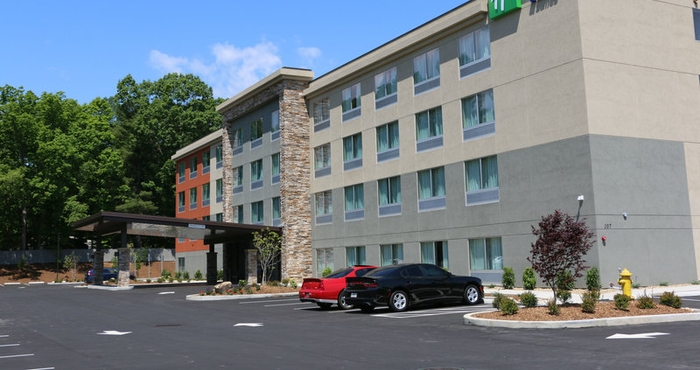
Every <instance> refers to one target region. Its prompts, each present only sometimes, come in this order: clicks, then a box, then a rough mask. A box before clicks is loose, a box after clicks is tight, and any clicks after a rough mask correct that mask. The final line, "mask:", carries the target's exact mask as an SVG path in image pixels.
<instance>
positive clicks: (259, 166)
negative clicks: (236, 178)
mask: <svg viewBox="0 0 700 370" xmlns="http://www.w3.org/2000/svg"><path fill="white" fill-rule="evenodd" d="M262 181H263V161H262V159H258V160H257V161H253V162H250V188H251V189H258V188H260V187H262Z"/></svg>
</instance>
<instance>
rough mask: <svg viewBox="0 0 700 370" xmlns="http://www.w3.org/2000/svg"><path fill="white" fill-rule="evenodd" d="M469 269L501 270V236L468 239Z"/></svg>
mask: <svg viewBox="0 0 700 370" xmlns="http://www.w3.org/2000/svg"><path fill="white" fill-rule="evenodd" d="M469 268H470V269H471V270H503V251H502V248H501V238H479V239H469Z"/></svg>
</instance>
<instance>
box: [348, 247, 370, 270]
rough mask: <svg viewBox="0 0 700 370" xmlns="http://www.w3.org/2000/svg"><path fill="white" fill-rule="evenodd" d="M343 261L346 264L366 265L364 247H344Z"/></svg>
mask: <svg viewBox="0 0 700 370" xmlns="http://www.w3.org/2000/svg"><path fill="white" fill-rule="evenodd" d="M345 263H346V266H355V265H366V264H367V259H366V258H365V247H347V248H345Z"/></svg>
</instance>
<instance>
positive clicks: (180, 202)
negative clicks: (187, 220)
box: [177, 191, 185, 212]
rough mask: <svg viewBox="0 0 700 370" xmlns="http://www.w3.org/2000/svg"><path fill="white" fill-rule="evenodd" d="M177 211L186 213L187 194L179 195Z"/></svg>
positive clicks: (180, 193) (182, 192)
mask: <svg viewBox="0 0 700 370" xmlns="http://www.w3.org/2000/svg"><path fill="white" fill-rule="evenodd" d="M177 211H178V212H185V192H184V191H181V192H179V193H177Z"/></svg>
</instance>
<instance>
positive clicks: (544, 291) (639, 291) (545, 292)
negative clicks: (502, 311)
mask: <svg viewBox="0 0 700 370" xmlns="http://www.w3.org/2000/svg"><path fill="white" fill-rule="evenodd" d="M525 292H527V290H524V289H503V288H501V287H496V288H486V287H484V293H485V295H486V296H487V297H486V301H487V303H490V302H491V300H490V299H489V297H488V296H489V295H490V296H493V295H494V294H495V293H501V294H504V295H509V296H514V295H518V294H522V293H525ZM530 292H532V293H533V294H535V295H536V296H537V298H538V300H539V301H540V302H542V301H544V302H547V301H548V300H550V299H552V297H553V295H552V290H551V289H549V288H537V289H535V290H531V291H530ZM585 292H586V290H585V289H575V290H573V291H571V300H570V302H572V303H581V295H582V294H583V293H585ZM664 292H673V293H675V294H676V295H677V296H679V297H689V296H694V295H698V296H700V285H692V284H680V285H669V286H648V287H641V288H636V289H632V296H633V297H634V298H638V297H641V296H643V295H645V294H646V295H648V296H651V297H659V296H660V295H661V294H663V293H664ZM619 293H622V289H621V288H620V287H614V288H605V289H601V290H600V299H601V300H610V301H612V300H613V297H614V296H615V294H619Z"/></svg>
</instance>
